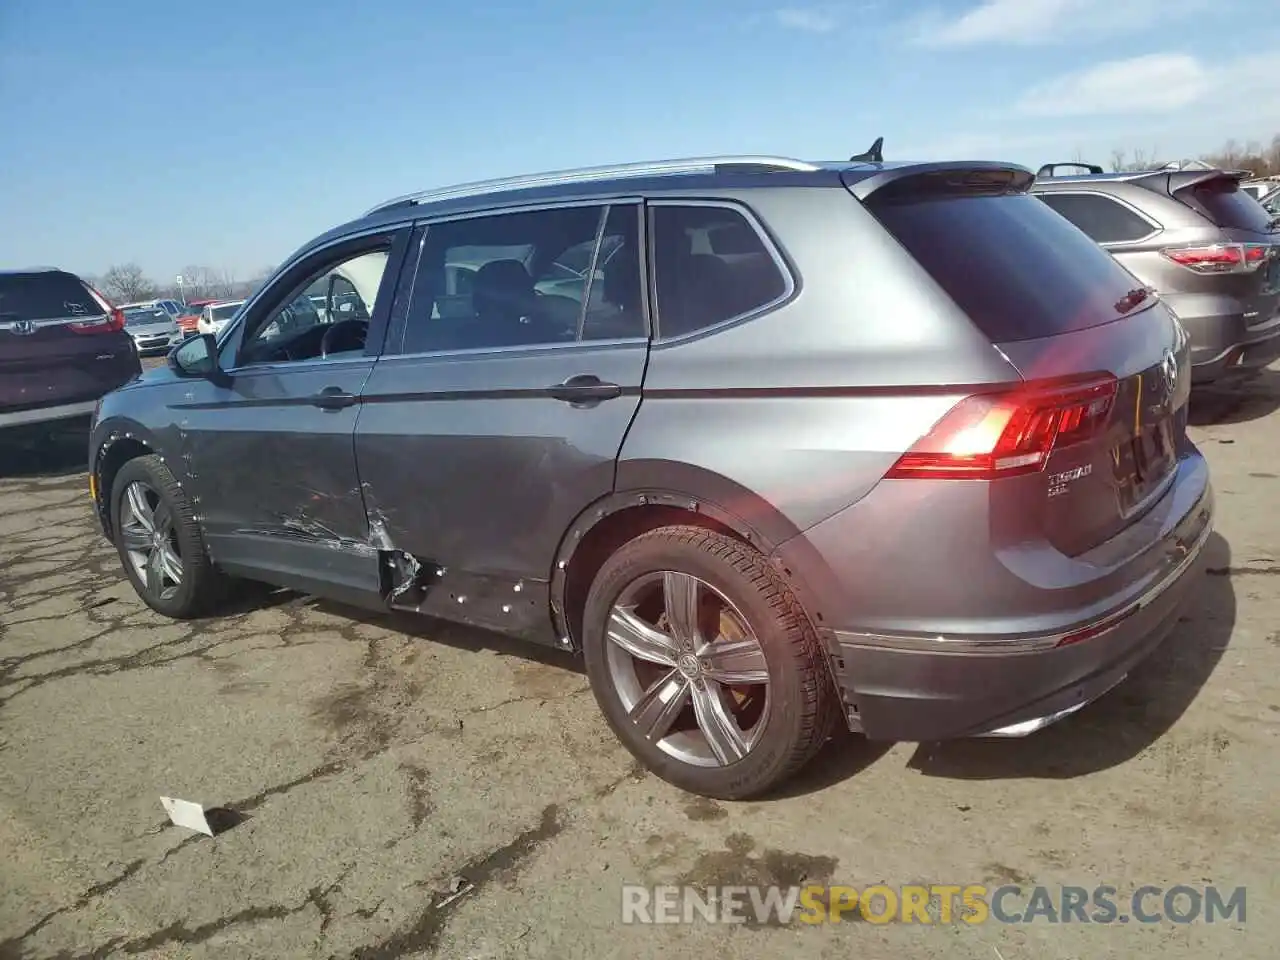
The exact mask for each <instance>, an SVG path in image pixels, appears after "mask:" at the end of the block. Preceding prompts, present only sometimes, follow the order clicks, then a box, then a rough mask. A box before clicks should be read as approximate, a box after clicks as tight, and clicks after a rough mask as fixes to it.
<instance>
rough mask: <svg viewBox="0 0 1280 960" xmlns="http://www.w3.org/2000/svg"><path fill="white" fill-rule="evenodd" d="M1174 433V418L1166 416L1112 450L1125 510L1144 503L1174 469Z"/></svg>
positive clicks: (1117, 481) (1127, 510) (1118, 487)
mask: <svg viewBox="0 0 1280 960" xmlns="http://www.w3.org/2000/svg"><path fill="white" fill-rule="evenodd" d="M1173 433H1174V428H1173V418H1172V417H1162V418H1161V419H1159V420H1157V421H1155V422H1153V423H1150V424H1147V425H1144V426H1143V427H1142V428H1140V429H1139V430H1138V431H1137V432H1136V433H1134V434H1133V435H1131V436H1130V437H1129V438H1128V439H1127V440H1125V441H1123V442H1122V443H1119V444H1117V445H1116V447H1115V448H1114V449H1113V450H1112V451H1111V459H1112V462H1113V463H1114V464H1115V467H1116V488H1117V490H1118V492H1119V495H1120V509H1121V512H1122V513H1128V512H1129V511H1130V510H1132V509H1134V508H1135V507H1136V506H1137V505H1138V504H1139V503H1141V501H1142V500H1143V498H1145V497H1146V496H1147V494H1149V493H1150V492H1151V491H1152V490H1154V489H1155V488H1156V487H1157V486H1159V484H1160V481H1162V480H1163V479H1164V478H1165V477H1166V476H1168V475H1169V471H1171V470H1172V469H1173V466H1174V461H1175V459H1176V457H1175V452H1174V440H1173Z"/></svg>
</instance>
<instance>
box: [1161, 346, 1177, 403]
mask: <svg viewBox="0 0 1280 960" xmlns="http://www.w3.org/2000/svg"><path fill="white" fill-rule="evenodd" d="M1160 372H1161V374H1163V375H1164V392H1165V395H1166V396H1168V397H1172V396H1173V394H1174V391H1175V390H1177V388H1178V358H1177V357H1175V356H1174V355H1173V351H1172V350H1166V351H1165V352H1164V359H1163V360H1162V361H1161V362H1160Z"/></svg>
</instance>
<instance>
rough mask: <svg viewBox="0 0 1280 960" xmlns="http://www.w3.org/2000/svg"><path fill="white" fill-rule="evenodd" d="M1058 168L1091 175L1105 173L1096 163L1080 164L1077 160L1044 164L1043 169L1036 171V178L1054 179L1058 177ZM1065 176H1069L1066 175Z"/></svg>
mask: <svg viewBox="0 0 1280 960" xmlns="http://www.w3.org/2000/svg"><path fill="white" fill-rule="evenodd" d="M1059 167H1072V168H1074V169H1076V170H1084V171H1087V172H1088V173H1093V174H1098V173H1106V172H1107V171H1105V170H1103V169H1102V168H1101V167H1100V166H1098V165H1097V164H1096V163H1081V162H1080V161H1078V160H1072V161H1071V162H1069V163H1046V164H1045V165H1044V166H1043V167H1041V168H1040V169H1039V170H1037V171H1036V178H1037V179H1039V178H1040V177H1056V176H1058V173H1057V170H1058V168H1059ZM1066 176H1071V174H1066Z"/></svg>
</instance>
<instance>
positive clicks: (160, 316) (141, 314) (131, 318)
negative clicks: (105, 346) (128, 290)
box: [124, 307, 169, 327]
mask: <svg viewBox="0 0 1280 960" xmlns="http://www.w3.org/2000/svg"><path fill="white" fill-rule="evenodd" d="M168 320H169V314H167V313H166V312H165V311H163V310H161V309H160V308H159V307H156V308H154V309H152V308H151V307H147V308H145V309H142V310H126V311H125V312H124V323H125V326H127V327H138V326H142V325H144V324H148V323H166V322H168Z"/></svg>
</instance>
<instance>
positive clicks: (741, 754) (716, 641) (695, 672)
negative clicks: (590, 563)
mask: <svg viewBox="0 0 1280 960" xmlns="http://www.w3.org/2000/svg"><path fill="white" fill-rule="evenodd" d="M605 655H606V660H607V664H608V670H609V676H610V679H611V680H612V682H613V686H614V689H615V690H617V692H618V696H619V698H620V699H621V701H622V706H623V708H624V710H625V711H626V714H627V717H628V718H629V719H630V722H632V723H634V724H635V725H636V727H637V730H638V732H639V733H640V734H641V735H642V736H643V737H644V738H645V739H646V740H648V741H650V742H651V743H653V744H655V745H656V746H657V747H658V748H659V749H661V750H662V751H663V752H665V753H667V754H668V755H670V756H672V757H675V758H677V759H679V760H682V761H684V762H685V763H689V764H691V765H694V766H700V767H716V766H727V765H729V764H731V763H736V762H738V761H740V760H742V759H743V758H745V757H746V756H747V754H748V753H750V752H751V750H752V748H753V747H754V746H755V744H756V742H757V741H758V739H759V736H760V734H761V732H762V731H763V730H764V727H765V723H766V722H767V720H768V716H769V705H770V697H769V665H768V663H767V662H766V660H765V655H764V648H763V647H762V646H761V645H760V641H759V639H758V638H757V636H756V634H755V632H754V631H753V630H752V629H751V625H750V624H749V623H748V621H747V619H746V618H745V617H744V616H743V615H742V614H741V612H740V611H739V610H738V609H737V608H736V607H735V606H734V605H733V603H732V602H731V601H730V600H729V599H728V598H727V597H725V596H724V594H722V593H721V592H720V591H719V590H717V589H716V588H715V587H713V586H711V585H710V584H709V583H707V582H705V581H703V580H700V579H698V578H697V577H695V576H692V575H691V574H687V573H680V572H677V571H672V570H666V571H660V572H657V573H651V574H646V575H645V576H643V577H640V578H638V579H637V580H635V581H633V582H632V583H630V584H629V585H628V586H627V587H626V588H624V589H623V591H622V592H621V594H620V595H619V596H618V599H617V600H616V601H615V602H614V604H613V607H612V609H611V610H610V613H609V624H608V628H607V643H606V654H605Z"/></svg>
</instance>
